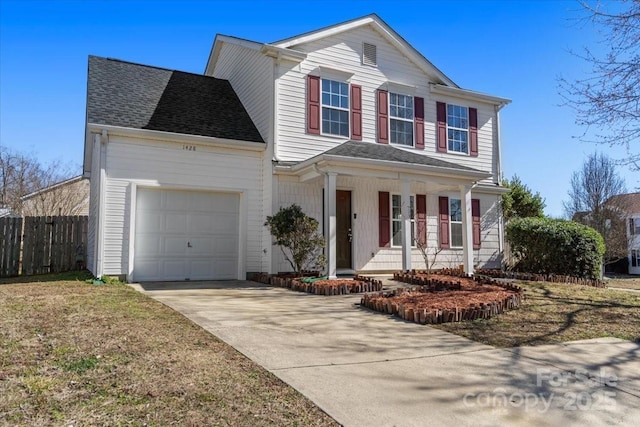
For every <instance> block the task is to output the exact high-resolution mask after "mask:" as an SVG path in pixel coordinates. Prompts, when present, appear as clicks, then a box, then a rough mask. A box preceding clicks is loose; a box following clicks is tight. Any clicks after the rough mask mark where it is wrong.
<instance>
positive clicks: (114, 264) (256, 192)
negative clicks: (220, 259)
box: [103, 136, 267, 275]
mask: <svg viewBox="0 0 640 427" xmlns="http://www.w3.org/2000/svg"><path fill="white" fill-rule="evenodd" d="M196 150H197V151H188V150H184V149H183V145H182V144H181V143H172V142H160V141H151V140H136V139H131V138H124V137H117V136H111V137H110V140H109V144H108V146H107V177H108V178H107V184H106V203H105V208H104V210H105V212H106V215H105V239H104V244H103V247H104V274H109V275H116V274H126V273H127V272H128V267H129V266H128V262H129V261H128V260H129V243H130V242H129V240H130V232H131V229H130V227H131V224H130V222H131V221H130V220H131V213H132V212H131V209H132V206H131V203H132V191H133V184H136V185H137V186H141V187H162V188H172V189H185V190H186V189H194V190H196V189H197V190H211V191H232V192H242V193H243V195H244V196H243V197H245V198H246V204H245V206H246V210H247V211H246V236H247V238H246V262H245V267H246V270H247V271H265V269H266V266H267V260H266V259H265V257H264V254H263V252H262V250H263V242H262V236H263V225H262V224H263V222H264V219H263V218H264V215H263V211H262V199H263V196H262V152H252V151H236V150H231V149H224V148H216V147H210V146H204V145H197V146H196ZM241 262H242V261H241Z"/></svg>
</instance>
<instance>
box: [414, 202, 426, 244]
mask: <svg viewBox="0 0 640 427" xmlns="http://www.w3.org/2000/svg"><path fill="white" fill-rule="evenodd" d="M416 227H417V230H416V239H418V242H419V243H421V244H425V243H426V242H427V196H426V195H424V194H416Z"/></svg>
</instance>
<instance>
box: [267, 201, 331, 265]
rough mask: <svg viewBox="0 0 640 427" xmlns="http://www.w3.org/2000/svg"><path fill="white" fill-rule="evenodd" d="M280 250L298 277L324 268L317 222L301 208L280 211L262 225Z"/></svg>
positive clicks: (321, 243) (296, 206) (322, 245)
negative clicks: (305, 271) (304, 271)
mask: <svg viewBox="0 0 640 427" xmlns="http://www.w3.org/2000/svg"><path fill="white" fill-rule="evenodd" d="M264 225H265V226H267V227H269V231H270V232H271V235H272V236H273V237H274V238H275V241H274V242H273V244H274V245H277V246H280V249H281V250H282V253H283V254H284V257H285V258H286V260H287V261H288V262H289V264H290V265H291V268H293V271H295V272H296V273H297V274H298V275H300V274H301V273H302V270H305V269H315V268H318V269H320V268H321V267H323V266H324V264H325V261H324V255H322V253H321V250H322V248H323V247H324V238H323V237H322V235H320V234H319V233H318V221H316V220H315V219H314V218H311V217H310V216H307V215H306V214H305V213H304V212H302V209H301V208H300V206H298V205H296V204H293V205H291V206H289V207H288V208H280V210H279V211H278V213H276V214H275V215H274V216H268V217H267V221H266V222H265V223H264Z"/></svg>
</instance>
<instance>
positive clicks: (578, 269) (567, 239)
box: [506, 218, 605, 279]
mask: <svg viewBox="0 0 640 427" xmlns="http://www.w3.org/2000/svg"><path fill="white" fill-rule="evenodd" d="M506 238H507V241H508V242H509V244H510V246H511V252H512V255H513V256H514V257H515V259H516V264H515V265H514V266H513V269H514V270H516V271H525V272H528V273H538V274H561V275H568V276H574V277H585V278H589V279H597V278H599V277H600V269H601V266H602V257H603V255H604V250H605V246H604V240H603V239H602V236H601V235H600V233H598V232H597V231H596V230H594V229H593V228H591V227H587V226H585V225H582V224H578V223H577V222H573V221H565V220H561V219H550V218H516V219H513V220H511V221H509V223H508V224H507V229H506Z"/></svg>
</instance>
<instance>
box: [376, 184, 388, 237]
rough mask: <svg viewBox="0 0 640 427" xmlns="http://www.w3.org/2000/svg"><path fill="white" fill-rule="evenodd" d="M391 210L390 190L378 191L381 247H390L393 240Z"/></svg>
mask: <svg viewBox="0 0 640 427" xmlns="http://www.w3.org/2000/svg"><path fill="white" fill-rule="evenodd" d="M389 210H390V209H389V192H387V191H380V192H378V244H379V246H380V247H381V248H388V247H389V246H390V242H391V218H390V215H389Z"/></svg>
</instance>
